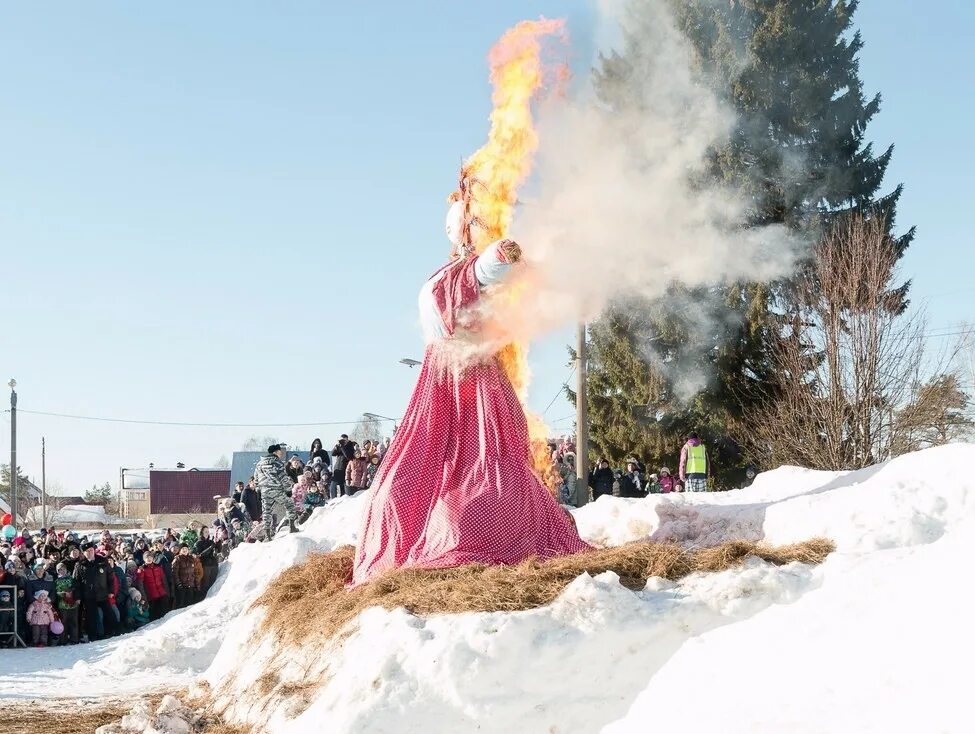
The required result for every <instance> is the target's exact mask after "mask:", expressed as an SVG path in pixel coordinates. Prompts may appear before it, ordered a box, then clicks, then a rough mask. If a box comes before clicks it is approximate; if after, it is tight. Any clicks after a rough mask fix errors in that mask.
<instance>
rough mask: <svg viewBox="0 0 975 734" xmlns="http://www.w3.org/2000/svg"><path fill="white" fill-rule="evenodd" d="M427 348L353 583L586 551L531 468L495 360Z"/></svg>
mask: <svg viewBox="0 0 975 734" xmlns="http://www.w3.org/2000/svg"><path fill="white" fill-rule="evenodd" d="M443 348H444V345H443V344H441V343H435V344H432V345H430V346H429V347H427V351H426V354H425V357H424V361H423V367H422V369H421V371H420V375H419V379H418V380H417V384H416V388H415V389H414V390H413V396H412V397H411V398H410V403H409V407H408V408H407V410H406V415H405V416H404V418H403V422H402V424H401V425H400V428H399V430H398V431H397V433H396V436H395V438H394V439H393V442H392V443H391V444H390V447H389V450H388V451H387V453H386V456H385V457H384V459H383V463H382V465H381V466H380V468H379V471H378V472H377V474H376V477H375V480H374V481H373V485H372V489H370V495H369V497H368V502H369V505H368V507H367V509H366V511H365V513H364V515H363V522H362V528H361V530H360V534H359V546H358V548H357V549H356V558H355V568H354V571H353V584H361V583H363V582H365V581H368V580H370V579H372V578H375V577H376V576H377V575H379V574H382V573H383V572H384V571H388V570H390V569H393V568H400V567H404V566H410V567H417V568H447V567H452V566H459V565H462V564H467V563H484V564H515V563H519V562H521V561H523V560H525V559H527V558H530V557H533V556H535V557H539V558H550V557H553V556H559V555H565V554H568V553H575V552H578V551H583V550H588V549H589V546H588V545H587V544H586V543H585V542H583V541H582V539H580V538H579V534H578V533H577V532H576V529H575V527H574V525H573V523H572V521H571V520H570V518H569V517H568V516H567V515H566V513H565V512H564V511H563V510H562V508H561V507H560V506H559V505H558V504H557V503H556V502H555V500H554V499H553V498H552V496H551V495H550V494H549V492H548V490H547V489H546V488H545V487H544V486H543V484H542V482H541V480H540V479H539V478H538V476H537V475H536V474H535V471H534V469H533V468H532V461H531V451H530V444H529V437H528V426H527V422H526V420H525V414H524V411H523V410H522V407H521V403H520V402H519V401H518V397H517V396H516V395H515V391H514V389H513V388H512V386H511V383H510V381H509V380H508V377H507V375H505V373H504V370H503V369H502V367H501V365H500V364H499V362H498V361H497V359H496V358H489V359H484V360H480V361H477V362H475V363H474V364H471V365H469V366H467V367H466V368H464V369H461V370H455V369H453V368H451V367H450V366H449V365H447V364H446V363H447V362H448V361H449V360H446V359H444V358H443V356H442V355H441V354H438V350H440V349H443Z"/></svg>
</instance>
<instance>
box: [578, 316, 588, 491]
mask: <svg viewBox="0 0 975 734" xmlns="http://www.w3.org/2000/svg"><path fill="white" fill-rule="evenodd" d="M587 359H588V357H587V355H586V324H585V323H581V324H579V328H578V330H577V331H576V481H577V482H578V483H579V485H580V486H582V487H588V486H589V404H588V400H587V397H586V361H587ZM585 496H586V497H588V492H587V493H586V494H585Z"/></svg>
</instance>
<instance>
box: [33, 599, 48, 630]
mask: <svg viewBox="0 0 975 734" xmlns="http://www.w3.org/2000/svg"><path fill="white" fill-rule="evenodd" d="M53 621H54V607H52V606H51V602H50V601H41V600H40V599H35V600H34V601H33V602H32V603H31V605H30V606H29V607H27V624H39V625H42V626H44V627H47V626H48V625H49V624H51V622H53Z"/></svg>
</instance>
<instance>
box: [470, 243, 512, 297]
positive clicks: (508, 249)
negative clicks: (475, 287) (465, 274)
mask: <svg viewBox="0 0 975 734" xmlns="http://www.w3.org/2000/svg"><path fill="white" fill-rule="evenodd" d="M519 260H521V247H520V246H519V245H518V243H517V242H515V241H514V240H498V241H497V242H494V243H492V244H491V245H489V246H488V248H487V249H486V250H485V251H484V252H482V253H481V254H480V255H478V257H477V262H475V263H474V275H475V276H476V277H477V282H478V283H479V284H480V285H481V287H482V288H484V287H487V286H489V285H494V284H496V283H499V282H501V281H502V280H504V279H505V278H506V277H507V276H508V274H509V273H510V272H511V268H512V266H513V265H514V264H515V263H516V262H518V261H519Z"/></svg>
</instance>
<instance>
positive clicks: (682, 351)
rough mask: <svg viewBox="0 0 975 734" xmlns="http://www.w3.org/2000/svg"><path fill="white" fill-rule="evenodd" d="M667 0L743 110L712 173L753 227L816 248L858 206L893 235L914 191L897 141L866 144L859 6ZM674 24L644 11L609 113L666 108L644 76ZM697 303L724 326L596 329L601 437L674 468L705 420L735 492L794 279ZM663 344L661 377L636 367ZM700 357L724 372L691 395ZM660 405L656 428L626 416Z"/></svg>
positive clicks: (634, 20)
mask: <svg viewBox="0 0 975 734" xmlns="http://www.w3.org/2000/svg"><path fill="white" fill-rule="evenodd" d="M666 2H667V3H668V5H669V7H670V9H671V12H672V15H673V18H674V20H675V23H676V25H677V27H678V29H679V31H680V32H681V33H682V35H683V36H684V37H685V38H686V39H687V40H688V41H689V43H690V46H691V49H692V56H693V61H694V64H695V66H696V70H697V71H698V72H699V73H700V75H701V77H702V78H703V79H705V80H706V81H707V82H708V83H709V84H710V85H711V86H712V87H713V89H714V90H715V91H716V93H717V94H718V96H719V97H720V98H721V99H723V100H725V101H726V102H727V103H728V104H729V105H730V106H731V107H732V108H733V109H734V110H735V111H736V112H737V124H736V125H735V127H734V129H733V131H732V134H731V135H730V136H729V138H728V139H727V141H725V142H724V143H723V144H722V145H720V146H719V147H716V148H715V149H713V150H712V151H711V155H710V157H709V171H708V175H709V177H710V178H711V179H712V180H715V181H720V182H722V183H724V184H727V185H731V186H734V187H735V188H736V189H738V190H739V191H740V192H742V193H743V194H744V195H745V196H746V197H747V199H748V201H749V202H750V217H749V219H750V224H751V226H755V227H761V226H766V225H771V224H785V225H787V226H789V227H790V228H792V229H793V230H794V231H796V232H799V233H802V234H803V235H804V236H805V238H806V239H808V241H810V242H812V241H814V240H815V239H816V238H817V237H818V236H819V233H820V232H821V231H822V229H823V228H824V226H826V225H828V224H829V222H830V220H832V219H833V218H835V217H837V216H839V215H842V214H844V213H849V212H853V211H858V212H861V213H864V214H866V215H867V216H883V217H885V218H886V221H887V222H888V225H889V227H890V228H893V226H894V221H895V214H896V207H897V202H898V199H899V198H900V195H901V190H902V189H901V186H896V187H894V188H893V190H891V191H889V192H887V193H884V192H883V191H882V186H883V179H884V174H885V172H886V170H887V166H888V164H889V163H890V159H891V155H892V153H893V146H890V147H888V148H886V149H885V150H884V151H883V152H881V153H879V154H877V153H875V152H874V150H873V146H872V144H871V143H870V142H869V141H868V140H867V139H866V130H867V126H868V124H869V122H870V120H871V119H872V118H873V117H874V116H875V115H876V114H877V112H878V111H879V109H880V97H879V95H877V96H874V97H872V98H867V96H866V95H865V94H864V91H863V84H862V82H861V80H860V76H859V62H858V59H857V55H858V53H859V51H860V49H861V48H862V45H863V44H862V40H861V38H860V34H859V32H855V33H851V30H852V22H853V15H854V12H855V10H856V7H857V3H856V2H855V0H852V1H844V0H729V2H720V3H717V2H713V0H666ZM658 22H659V12H658V10H657V9H655V8H654V5H653V4H652V3H645V2H633V3H631V6H630V12H629V15H628V18H627V20H626V21H625V24H624V28H623V31H624V43H623V44H622V47H621V49H620V51H619V52H618V53H615V54H613V55H611V56H608V57H606V58H604V59H602V61H601V63H600V64H599V66H598V67H597V69H596V70H595V72H594V74H595V86H596V90H597V93H598V94H599V96H600V98H601V100H602V101H603V102H604V103H605V104H606V105H607V106H608V107H610V108H614V107H617V108H625V109H628V110H633V109H641V108H644V107H645V108H646V109H647V110H648V113H647V114H652V107H651V104H652V100H642V99H640V98H639V97H640V95H642V94H644V93H645V91H646V90H647V88H648V85H647V84H646V83H645V80H644V79H642V78H640V77H639V74H640V73H641V72H640V70H641V69H644V68H646V64H645V63H643V58H644V57H645V55H646V54H653V53H656V52H658V51H659V49H655V48H653V47H652V46H651V45H649V44H647V43H645V42H644V40H643V39H645V38H647V37H652V36H653V35H654V34H653V33H652V32H651V27H650V25H649V24H653V23H658ZM913 236H914V230H913V229H910V230H909V231H908V232H906V233H905V234H903V235H901V236H899V237H898V236H895V235H894V234H893V233H892V229H891V230H890V234H889V240H890V246H891V247H893V248H895V249H896V250H897V252H898V253H903V251H904V249H905V248H906V247H907V246H908V244H909V243H910V242H911V240H912V239H913ZM908 285H909V284H907V283H905V284H903V285H901V286H899V287H898V288H897V289H896V290H894V291H892V292H891V294H890V295H891V297H890V304H891V308H892V309H896V310H903V309H904V308H905V307H906V304H907V298H906V297H907V289H908ZM689 296H690V299H691V301H692V302H696V303H699V304H704V303H710V304H715V305H713V306H707V307H708V308H715V307H719V308H720V309H721V310H723V318H720V319H716V320H712V321H710V322H705V321H701V322H700V323H701V324H707V326H704V327H698V326H696V325H695V320H694V319H691V320H689V319H688V312H689V310H688V309H682V310H673V309H670V310H668V309H663V308H659V307H658V308H654V305H653V304H647V303H643V304H639V303H636V304H634V303H628V304H627V305H626V308H625V313H624V312H621V311H614V312H612V313H609V314H607V315H606V316H604V317H603V318H602V319H600V320H599V321H597V322H596V323H594V324H593V325H592V328H591V335H592V337H591V338H592V349H591V359H592V364H591V367H590V371H589V375H590V377H589V391H590V395H589V398H590V404H591V406H592V434H593V443H594V445H595V446H597V447H599V448H600V449H602V450H604V451H607V452H608V453H610V452H609V451H608V447H609V446H610V445H613V446H614V447H615V451H616V453H618V452H620V451H622V452H624V453H625V452H626V451H629V450H631V447H640V446H646V447H647V448H646V449H645V450H646V451H648V452H650V454H649V455H648V456H647V457H645V459H644V460H645V461H646V460H649V461H650V462H651V463H654V464H656V463H658V462H662V461H666V462H668V463H669V462H672V461H673V460H674V453H675V450H676V449H675V447H678V448H679V446H680V444H681V443H682V438H683V435H684V433H685V432H686V431H687V430H688V428H689V427H691V426H693V427H694V428H696V429H698V431H699V432H701V433H703V434H705V437H706V439H710V441H711V443H712V445H714V444H718V446H719V448H720V449H722V450H723V452H722V455H721V456H719V457H718V458H716V459H715V465H716V466H715V468H716V469H719V470H722V471H721V479H722V480H723V483H724V484H726V485H732V484H734V483H735V482H736V481H737V476H736V474H737V473H738V470H740V469H742V468H743V467H744V465H745V464H746V463H747V461H748V459H747V457H743V456H740V455H739V453H738V452H737V451H736V449H735V447H736V443H737V442H736V441H735V436H736V435H739V434H740V431H742V430H747V429H745V428H744V427H745V426H746V425H747V420H746V419H747V415H748V412H749V410H750V408H751V407H752V406H754V405H755V404H757V403H758V402H759V401H760V400H762V399H764V398H766V397H767V395H766V391H767V389H768V388H767V385H768V384H769V382H770V381H769V379H768V378H769V376H770V370H772V366H771V363H770V360H769V351H770V349H771V347H772V345H773V343H774V341H775V340H776V339H778V338H779V334H780V329H779V325H780V323H781V314H787V313H789V312H790V311H791V307H790V303H789V299H790V289H789V283H788V282H782V283H774V284H767V285H766V284H757V283H740V284H736V285H734V286H732V287H729V288H723V289H720V290H719V289H709V290H706V291H699V292H698V293H696V294H689ZM700 307H702V308H703V307H704V306H700ZM701 328H703V329H704V332H703V333H702V331H701ZM648 350H649V351H651V352H652V355H654V357H653V358H652V359H650V360H649V361H648V369H647V370H645V371H643V372H641V371H639V370H636V369H635V368H634V367H633V362H634V360H637V359H644V358H645V357H646V354H647V352H648ZM695 362H696V363H697V364H700V365H704V364H705V363H708V362H709V363H710V364H711V365H713V371H712V379H711V380H710V382H709V383H708V384H706V385H704V386H702V387H701V389H700V390H698V391H697V392H696V393H694V394H693V395H691V396H687V395H681V394H680V392H681V391H679V390H677V389H675V388H676V385H675V380H676V379H679V377H680V370H679V369H675V368H674V366H675V365H681V364H684V365H693V364H694V363H695ZM645 400H646V401H647V402H648V412H647V417H646V418H645V419H644V420H643V421H636V420H635V419H634V418H633V416H632V414H631V413H627V412H625V411H623V412H620V411H621V406H623V405H627V406H631V405H637V404H640V403H641V402H642V401H645ZM648 436H653V437H654V438H653V440H652V441H649V442H648ZM633 450H637V448H634V449H633ZM656 452H660V453H656ZM613 455H615V454H613ZM719 463H720V466H719Z"/></svg>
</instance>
